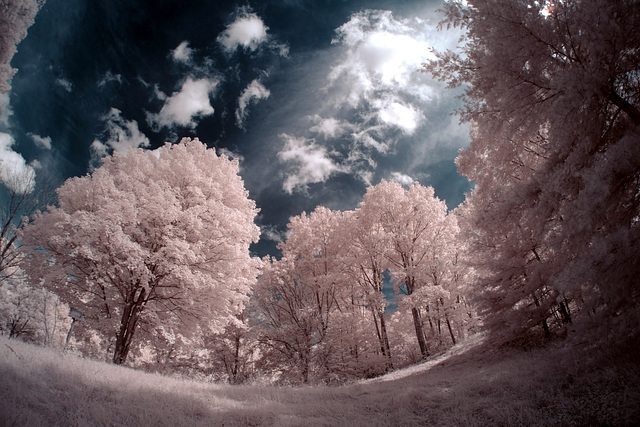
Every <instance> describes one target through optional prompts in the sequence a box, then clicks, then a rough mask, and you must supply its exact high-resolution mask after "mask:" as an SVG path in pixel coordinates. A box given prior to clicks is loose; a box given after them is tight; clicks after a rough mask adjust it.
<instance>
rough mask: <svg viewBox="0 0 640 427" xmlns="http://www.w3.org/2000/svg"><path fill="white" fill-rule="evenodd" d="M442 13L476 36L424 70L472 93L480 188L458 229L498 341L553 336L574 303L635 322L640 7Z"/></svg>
mask: <svg viewBox="0 0 640 427" xmlns="http://www.w3.org/2000/svg"><path fill="white" fill-rule="evenodd" d="M444 11H445V14H446V17H445V21H444V22H443V25H447V26H451V25H453V26H461V27H464V28H465V29H466V30H467V33H466V36H465V38H464V39H463V40H462V42H463V45H462V48H461V49H462V52H461V53H454V52H443V53H437V54H436V55H437V60H435V61H432V62H430V63H428V64H425V65H424V70H425V71H428V72H431V73H433V74H434V76H436V77H438V78H440V79H441V80H445V81H447V82H448V83H449V85H450V86H451V87H455V86H460V85H464V87H465V95H464V100H465V106H464V108H463V109H462V110H461V111H460V112H459V113H460V114H461V118H462V120H463V121H467V122H470V124H471V144H470V145H469V147H468V148H467V149H465V150H463V151H462V152H461V153H460V155H459V157H458V159H457V164H458V168H459V170H460V171H461V173H463V174H464V175H466V176H467V177H469V179H470V180H471V181H473V182H475V183H476V187H475V188H474V190H473V192H472V193H471V194H470V195H469V196H468V197H467V200H466V201H465V206H464V207H462V208H461V210H460V213H461V226H462V228H463V229H464V233H465V234H466V236H467V238H468V240H469V245H470V247H469V249H470V250H469V254H470V255H471V262H472V264H473V265H474V268H475V270H476V272H477V273H478V279H477V284H478V285H479V288H480V289H481V290H482V291H481V292H480V294H479V297H478V301H480V303H481V306H482V310H483V311H484V313H485V315H486V316H487V317H486V319H487V322H488V324H489V325H490V326H491V329H492V330H493V331H494V332H495V333H500V332H501V331H502V332H505V331H506V332H507V335H509V336H513V334H516V333H520V332H522V331H527V330H530V329H531V328H532V327H542V329H543V330H544V331H545V334H547V335H549V334H550V333H551V329H552V326H553V325H551V324H550V321H551V320H554V319H556V318H557V319H559V322H558V323H560V324H562V323H568V322H570V321H572V315H571V310H570V307H571V306H572V307H574V308H578V305H579V304H578V302H579V301H584V303H580V304H584V307H583V308H587V307H588V308H590V309H597V310H598V311H600V312H601V313H602V314H606V315H611V314H616V315H619V314H621V313H623V312H630V311H634V310H635V307H636V306H637V301H638V296H639V295H638V288H637V286H635V281H636V278H637V277H638V273H640V271H639V270H640V267H639V266H638V263H637V262H635V261H634V260H636V259H638V258H639V256H640V223H639V222H638V218H639V216H640V193H639V192H638V188H640V150H638V149H637V147H638V142H639V140H640V129H639V126H640V79H639V76H640V65H639V64H640V48H639V46H640V4H639V3H638V2H636V1H633V0H596V1H588V2H587V1H583V0H561V1H553V2H552V1H536V2H529V1H524V0H521V1H511V0H508V1H507V0H469V1H467V2H449V3H446V4H445V6H444ZM583 311H584V312H592V310H583ZM558 314H559V315H558Z"/></svg>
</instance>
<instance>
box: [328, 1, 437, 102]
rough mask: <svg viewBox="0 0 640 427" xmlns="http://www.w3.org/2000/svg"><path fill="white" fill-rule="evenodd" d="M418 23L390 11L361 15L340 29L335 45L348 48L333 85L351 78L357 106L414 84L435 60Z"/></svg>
mask: <svg viewBox="0 0 640 427" xmlns="http://www.w3.org/2000/svg"><path fill="white" fill-rule="evenodd" d="M414 25H415V23H414V22H410V21H400V20H396V19H394V17H393V15H392V13H391V12H390V11H370V10H368V11H364V12H360V13H357V14H355V15H353V16H352V17H351V19H350V20H349V21H348V22H347V23H345V24H344V25H342V26H341V27H339V28H338V29H337V30H336V32H337V34H338V36H337V38H336V39H334V40H333V43H336V44H337V43H339V44H342V45H343V46H345V47H346V48H347V52H346V55H345V57H344V59H343V60H342V61H341V62H340V63H339V64H337V65H336V66H335V67H333V69H332V72H331V74H330V76H329V78H330V80H331V81H332V82H335V81H336V80H337V79H339V78H348V79H349V80H350V81H351V86H352V89H351V91H350V93H349V100H350V102H351V103H352V104H357V103H358V102H359V101H360V100H361V99H362V98H366V97H368V96H370V95H371V94H372V92H374V91H376V90H380V89H398V88H400V89H403V88H407V87H408V86H409V85H411V84H413V83H412V81H413V80H414V78H415V75H416V70H417V69H418V68H419V67H420V65H421V64H422V63H423V62H424V61H425V60H426V59H428V58H430V57H433V54H432V53H431V52H430V50H429V48H430V47H431V45H430V43H429V42H427V40H426V39H425V32H424V31H421V29H419V28H415V26H414Z"/></svg>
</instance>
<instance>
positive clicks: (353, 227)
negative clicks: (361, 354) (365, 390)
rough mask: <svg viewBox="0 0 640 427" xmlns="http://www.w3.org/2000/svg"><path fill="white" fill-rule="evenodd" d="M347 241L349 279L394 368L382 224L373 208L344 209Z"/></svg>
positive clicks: (346, 259)
mask: <svg viewBox="0 0 640 427" xmlns="http://www.w3.org/2000/svg"><path fill="white" fill-rule="evenodd" d="M342 234H343V236H345V237H346V238H347V239H348V240H349V242H350V244H349V245H345V249H346V251H345V252H344V254H343V256H344V258H345V259H344V264H345V267H346V272H347V274H349V276H350V280H352V281H355V283H357V285H358V289H359V294H360V295H361V296H362V299H363V300H364V303H365V304H366V306H367V307H368V309H369V310H370V311H371V316H372V319H373V323H374V327H375V330H376V335H377V337H378V341H379V347H380V351H381V353H382V355H383V356H384V357H385V359H386V364H387V368H393V362H392V358H391V346H390V345H389V336H388V331H387V325H386V318H385V313H384V312H385V309H386V307H387V305H388V302H387V300H386V297H385V295H384V293H383V285H384V273H385V271H386V270H387V269H388V268H389V262H388V259H387V256H386V254H387V242H386V239H385V232H384V228H383V227H382V223H381V222H380V221H379V218H378V215H377V213H376V212H374V211H373V210H371V209H370V210H366V209H365V210H364V211H363V210H362V209H356V210H355V211H351V212H346V213H345V221H344V230H343V231H342Z"/></svg>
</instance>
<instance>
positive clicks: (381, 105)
mask: <svg viewBox="0 0 640 427" xmlns="http://www.w3.org/2000/svg"><path fill="white" fill-rule="evenodd" d="M373 105H374V106H375V108H376V109H377V115H378V118H379V120H380V121H381V122H382V123H384V124H386V125H390V126H395V127H397V128H399V129H400V130H401V131H402V132H403V133H405V134H407V135H412V134H413V133H414V132H415V131H416V129H417V128H418V126H419V125H420V121H421V118H420V116H421V114H420V112H419V111H418V110H417V108H416V107H415V106H413V105H411V104H405V103H403V102H400V101H398V100H394V99H392V98H385V99H376V100H375V101H374V102H373Z"/></svg>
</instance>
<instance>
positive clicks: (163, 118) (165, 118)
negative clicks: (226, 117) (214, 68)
mask: <svg viewBox="0 0 640 427" xmlns="http://www.w3.org/2000/svg"><path fill="white" fill-rule="evenodd" d="M218 83H219V82H218V81H217V80H211V79H200V80H193V79H192V78H191V77H188V78H187V80H186V81H185V82H184V83H183V85H182V88H181V89H180V91H179V92H175V93H173V94H172V95H171V96H170V97H168V98H167V99H166V100H165V104H164V105H163V107H162V109H161V110H160V112H159V113H157V114H151V113H147V122H148V123H149V124H150V125H151V126H153V127H155V128H156V129H158V128H163V127H166V128H172V127H174V126H176V125H179V126H183V127H188V128H192V129H193V128H195V127H196V125H197V122H196V120H195V119H196V118H201V117H206V116H210V115H212V114H213V112H214V110H213V107H212V106H211V103H210V102H209V94H210V93H211V92H213V91H214V89H215V88H216V86H217V85H218Z"/></svg>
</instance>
